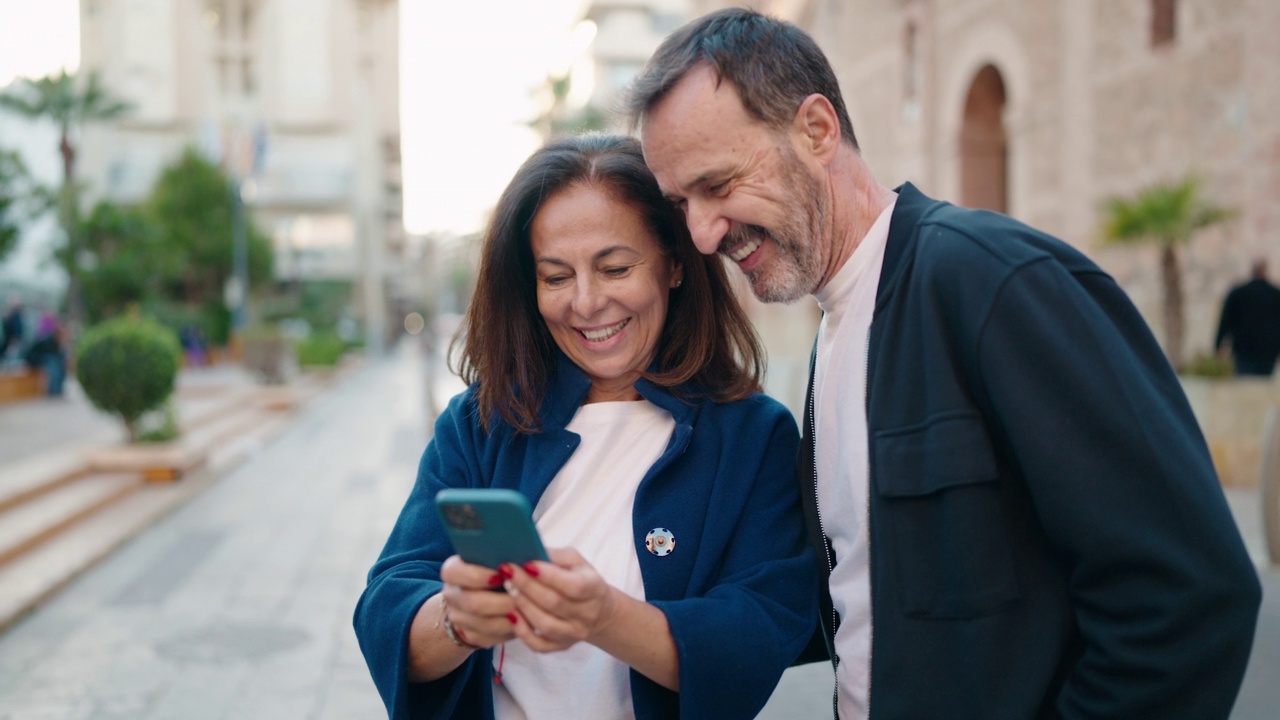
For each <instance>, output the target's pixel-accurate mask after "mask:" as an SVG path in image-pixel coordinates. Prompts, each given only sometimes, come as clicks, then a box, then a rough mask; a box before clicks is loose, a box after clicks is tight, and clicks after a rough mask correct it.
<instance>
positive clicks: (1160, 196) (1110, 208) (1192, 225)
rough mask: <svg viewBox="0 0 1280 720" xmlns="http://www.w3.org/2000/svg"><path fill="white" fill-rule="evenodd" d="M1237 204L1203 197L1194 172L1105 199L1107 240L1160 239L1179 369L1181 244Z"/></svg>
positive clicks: (1167, 320)
mask: <svg viewBox="0 0 1280 720" xmlns="http://www.w3.org/2000/svg"><path fill="white" fill-rule="evenodd" d="M1234 215H1235V210H1233V209H1232V208H1228V207H1224V206H1220V205H1215V204H1213V203H1211V202H1209V201H1208V200H1205V199H1204V198H1203V197H1202V196H1201V192H1200V183H1199V181H1198V180H1197V179H1196V178H1194V177H1186V178H1184V179H1182V180H1180V181H1177V182H1171V183H1161V184H1157V185H1153V186H1151V187H1148V188H1146V189H1143V190H1141V191H1139V192H1138V193H1137V195H1135V196H1134V197H1132V198H1111V199H1109V200H1107V201H1106V210H1105V213H1104V219H1103V228H1102V231H1103V238H1104V239H1105V241H1106V242H1108V243H1114V244H1133V243H1155V244H1156V245H1158V246H1159V247H1160V281H1161V286H1162V288H1163V295H1164V298H1163V308H1162V310H1163V312H1162V315H1163V318H1164V331H1165V352H1166V353H1167V354H1168V356H1169V362H1170V363H1171V364H1172V365H1173V367H1174V368H1175V369H1178V370H1181V369H1182V367H1183V353H1182V349H1183V348H1182V345H1183V335H1184V329H1185V327H1186V320H1185V317H1186V311H1185V308H1184V304H1185V303H1184V299H1183V292H1182V269H1181V264H1180V263H1179V261H1178V246H1179V245H1183V244H1186V243H1187V242H1188V241H1190V240H1191V238H1192V236H1194V235H1195V234H1196V233H1197V232H1199V231H1200V230H1202V229H1204V228H1207V227H1210V226H1213V225H1217V224H1219V223H1223V222H1226V221H1227V220H1229V219H1231V218H1232V217H1234Z"/></svg>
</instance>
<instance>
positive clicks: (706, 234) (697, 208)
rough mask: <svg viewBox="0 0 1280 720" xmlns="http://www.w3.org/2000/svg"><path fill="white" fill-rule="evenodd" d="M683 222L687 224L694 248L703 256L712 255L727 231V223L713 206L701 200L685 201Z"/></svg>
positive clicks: (718, 247)
mask: <svg viewBox="0 0 1280 720" xmlns="http://www.w3.org/2000/svg"><path fill="white" fill-rule="evenodd" d="M685 222H687V223H688V224H689V236H690V237H692V238H693V244H694V247H696V248H698V252H700V253H702V254H703V255H714V254H715V253H716V251H717V250H719V249H720V241H721V240H723V239H724V235H725V233H727V232H728V231H729V221H728V220H727V219H725V217H724V216H723V215H721V214H720V213H719V212H718V211H717V210H716V207H715V204H714V203H709V202H706V201H703V200H692V199H690V200H686V201H685Z"/></svg>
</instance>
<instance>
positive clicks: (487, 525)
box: [436, 488, 547, 568]
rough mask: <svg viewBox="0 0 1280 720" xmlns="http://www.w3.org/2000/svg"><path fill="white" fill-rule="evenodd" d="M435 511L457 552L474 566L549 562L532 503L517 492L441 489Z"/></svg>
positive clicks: (482, 489)
mask: <svg viewBox="0 0 1280 720" xmlns="http://www.w3.org/2000/svg"><path fill="white" fill-rule="evenodd" d="M436 512H437V513H439V515H440V520H441V521H442V522H443V523H444V527H445V530H446V531H447V532H448V533H449V539H450V540H451V541H452V542H453V548H454V550H455V551H456V552H457V553H458V555H460V556H462V559H463V560H466V561H467V562H469V563H472V564H473V565H483V566H484V567H487V568H497V567H498V566H499V565H501V564H502V563H504V562H509V563H515V564H517V565H523V564H524V563H526V562H529V561H530V560H546V559H547V552H546V550H545V549H543V547H542V539H541V538H539V537H538V529H537V528H536V527H535V526H534V524H533V512H532V510H530V508H529V501H528V500H526V499H525V497H524V495H521V494H520V493H518V492H516V491H514V490H501V489H496V488H479V489H471V490H467V489H448V490H441V491H440V492H438V493H436Z"/></svg>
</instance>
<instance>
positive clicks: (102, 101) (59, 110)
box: [0, 69, 133, 322]
mask: <svg viewBox="0 0 1280 720" xmlns="http://www.w3.org/2000/svg"><path fill="white" fill-rule="evenodd" d="M132 107H133V106H132V105H131V104H129V103H127V102H123V101H121V100H118V99H116V98H115V97H113V96H112V95H111V94H110V93H109V92H107V90H106V89H105V88H103V87H102V84H101V83H100V82H99V80H98V76H97V74H96V73H90V74H89V76H88V79H87V80H86V81H85V82H84V83H83V87H81V83H79V82H77V78H76V76H75V75H74V74H72V73H68V72H67V71H66V70H65V69H63V70H60V71H59V72H56V73H53V74H51V75H48V76H45V77H42V78H38V79H36V80H26V81H25V82H21V83H15V84H14V85H13V86H12V87H11V88H10V89H9V90H8V92H6V93H5V94H3V95H0V108H7V109H9V110H11V111H13V112H16V113H17V114H19V115H22V116H24V117H28V118H32V119H47V120H51V121H53V123H54V124H55V125H57V126H58V131H59V136H58V152H59V153H60V154H61V155H62V203H61V205H62V208H61V213H60V216H61V217H60V220H61V223H62V228H63V231H64V232H65V233H66V236H67V244H66V247H65V248H64V249H63V253H62V262H63V265H64V267H65V269H66V271H67V313H68V315H69V317H70V319H71V320H72V321H77V322H78V321H79V320H80V319H81V317H82V315H83V309H82V308H81V306H80V274H79V272H78V270H79V268H78V265H77V263H78V254H79V251H80V242H79V238H78V237H77V235H78V227H79V205H78V192H77V191H78V189H79V188H78V186H77V185H76V146H75V145H74V144H73V142H72V133H73V131H74V130H75V129H76V128H78V127H79V126H80V125H83V124H85V123H90V122H102V121H105V120H111V119H114V118H117V117H120V116H121V115H123V114H125V113H127V112H129V111H130V110H131V109H132Z"/></svg>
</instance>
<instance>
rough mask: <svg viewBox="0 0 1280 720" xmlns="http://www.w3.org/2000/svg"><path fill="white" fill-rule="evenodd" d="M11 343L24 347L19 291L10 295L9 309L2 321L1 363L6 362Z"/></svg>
mask: <svg viewBox="0 0 1280 720" xmlns="http://www.w3.org/2000/svg"><path fill="white" fill-rule="evenodd" d="M11 345H12V346H13V347H16V348H18V349H19V350H21V349H22V299H21V298H20V297H19V296H18V294H17V293H13V294H12V295H10V296H9V309H8V310H6V311H5V313H4V319H3V320H2V321H0V365H3V364H4V360H5V356H6V355H7V354H8V352H9V346H11Z"/></svg>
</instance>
